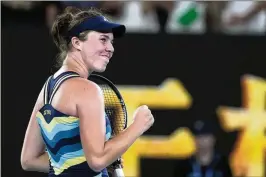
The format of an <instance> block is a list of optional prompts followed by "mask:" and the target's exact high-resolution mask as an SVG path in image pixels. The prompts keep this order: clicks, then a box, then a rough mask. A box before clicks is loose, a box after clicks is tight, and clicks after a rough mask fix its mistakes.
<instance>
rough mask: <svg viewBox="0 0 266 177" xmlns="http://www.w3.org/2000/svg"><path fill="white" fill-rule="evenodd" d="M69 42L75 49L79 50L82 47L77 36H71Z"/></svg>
mask: <svg viewBox="0 0 266 177" xmlns="http://www.w3.org/2000/svg"><path fill="white" fill-rule="evenodd" d="M71 44H72V46H73V47H74V48H75V49H77V50H79V51H81V49H82V41H80V40H79V39H78V38H77V37H72V39H71Z"/></svg>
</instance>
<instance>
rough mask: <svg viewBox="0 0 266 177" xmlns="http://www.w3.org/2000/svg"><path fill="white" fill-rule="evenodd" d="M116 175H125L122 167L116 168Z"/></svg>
mask: <svg viewBox="0 0 266 177" xmlns="http://www.w3.org/2000/svg"><path fill="white" fill-rule="evenodd" d="M114 177H125V175H124V171H123V169H122V168H116V169H115V170H114Z"/></svg>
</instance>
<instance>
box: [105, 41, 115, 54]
mask: <svg viewBox="0 0 266 177" xmlns="http://www.w3.org/2000/svg"><path fill="white" fill-rule="evenodd" d="M106 50H107V51H108V52H110V53H114V46H113V44H112V43H111V42H108V45H107V46H106Z"/></svg>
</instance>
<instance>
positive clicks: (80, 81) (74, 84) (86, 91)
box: [69, 78, 102, 98]
mask: <svg viewBox="0 0 266 177" xmlns="http://www.w3.org/2000/svg"><path fill="white" fill-rule="evenodd" d="M69 84H70V86H71V89H72V91H75V95H76V96H77V97H81V98H84V96H90V97H101V96H102V90H101V88H100V87H99V86H98V85H97V84H96V83H94V82H92V81H90V80H88V79H84V78H75V79H73V80H71V82H70V83H69Z"/></svg>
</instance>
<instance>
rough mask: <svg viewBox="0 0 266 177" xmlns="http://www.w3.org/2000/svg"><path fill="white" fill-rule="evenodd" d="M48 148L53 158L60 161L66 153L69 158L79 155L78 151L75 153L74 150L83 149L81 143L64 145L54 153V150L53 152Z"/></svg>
mask: <svg viewBox="0 0 266 177" xmlns="http://www.w3.org/2000/svg"><path fill="white" fill-rule="evenodd" d="M47 150H48V152H49V154H50V156H51V158H52V159H53V160H54V161H55V162H59V160H60V158H61V157H64V156H66V155H67V158H68V159H71V158H74V157H77V156H76V155H77V154H76V153H73V152H76V151H79V150H82V146H81V144H80V143H77V144H72V145H66V146H64V147H62V148H61V149H60V150H59V151H58V152H57V153H56V154H54V153H53V152H51V151H50V150H49V149H47ZM70 153H73V154H70ZM78 155H79V156H81V155H84V152H83V154H78Z"/></svg>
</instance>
